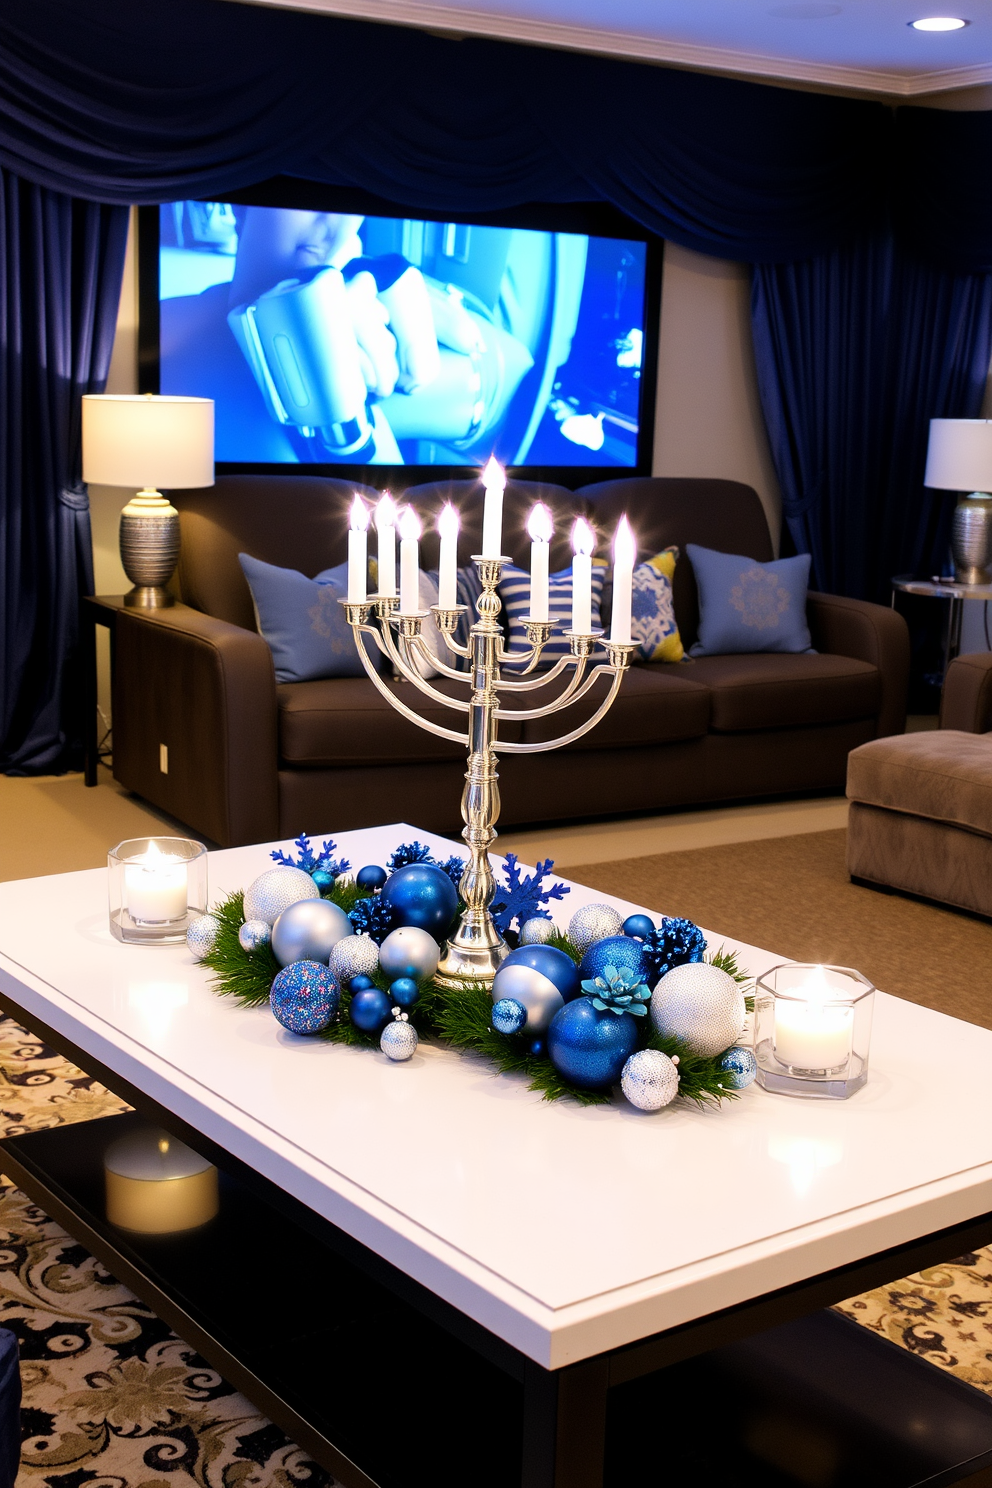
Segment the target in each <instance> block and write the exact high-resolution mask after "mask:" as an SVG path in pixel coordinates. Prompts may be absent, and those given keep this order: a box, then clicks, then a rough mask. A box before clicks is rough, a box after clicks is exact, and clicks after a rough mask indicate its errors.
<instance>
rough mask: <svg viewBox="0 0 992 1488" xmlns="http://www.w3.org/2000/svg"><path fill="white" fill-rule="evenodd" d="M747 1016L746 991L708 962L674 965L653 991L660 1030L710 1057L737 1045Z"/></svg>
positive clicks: (654, 1017)
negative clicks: (732, 1045)
mask: <svg viewBox="0 0 992 1488" xmlns="http://www.w3.org/2000/svg"><path fill="white" fill-rule="evenodd" d="M746 1017H747V1009H746V1008H745V1006H744V993H743V992H742V991H741V989H740V987H739V986H738V985H737V983H736V982H735V981H734V979H733V977H732V976H730V975H728V973H727V972H725V971H721V969H720V968H719V966H710V965H709V963H708V962H706V961H691V962H690V963H689V964H688V965H687V966H675V967H673V968H672V970H671V971H669V972H666V974H665V975H664V976H663V977H662V979H661V981H660V982H659V983H658V985H657V986H656V987H655V989H654V991H653V992H652V994H651V1021H652V1023H653V1024H654V1026H655V1028H656V1029H657V1030H658V1032H659V1033H663V1034H667V1035H668V1036H669V1037H670V1038H677V1039H681V1040H682V1042H683V1043H684V1044H688V1046H689V1048H690V1049H691V1050H692V1052H693V1053H694V1054H702V1055H703V1056H704V1057H705V1058H707V1059H709V1058H712V1056H713V1055H714V1054H722V1052H723V1050H724V1049H726V1048H728V1047H729V1046H730V1045H731V1044H736V1042H737V1040H738V1039H739V1038H740V1036H741V1034H742V1032H743V1030H744V1019H745V1018H746Z"/></svg>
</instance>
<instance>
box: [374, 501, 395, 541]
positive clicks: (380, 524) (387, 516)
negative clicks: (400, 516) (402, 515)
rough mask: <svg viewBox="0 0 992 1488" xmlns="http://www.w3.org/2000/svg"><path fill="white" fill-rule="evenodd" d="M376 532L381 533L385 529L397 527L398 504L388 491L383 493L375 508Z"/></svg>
mask: <svg viewBox="0 0 992 1488" xmlns="http://www.w3.org/2000/svg"><path fill="white" fill-rule="evenodd" d="M375 525H376V531H377V532H381V531H382V529H383V528H384V527H395V526H396V502H395V501H394V500H393V498H392V496H390V494H389V492H388V491H383V493H382V495H381V496H380V497H379V500H378V502H377V503H376V508H375Z"/></svg>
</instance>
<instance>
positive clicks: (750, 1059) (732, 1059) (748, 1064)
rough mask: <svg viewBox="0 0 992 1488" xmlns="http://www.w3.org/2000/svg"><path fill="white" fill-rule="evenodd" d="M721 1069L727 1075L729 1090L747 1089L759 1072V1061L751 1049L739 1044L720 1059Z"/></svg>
mask: <svg viewBox="0 0 992 1488" xmlns="http://www.w3.org/2000/svg"><path fill="white" fill-rule="evenodd" d="M720 1070H721V1072H722V1073H723V1074H724V1075H725V1076H726V1079H725V1081H724V1083H725V1085H726V1086H727V1088H728V1090H746V1089H747V1087H748V1086H749V1085H750V1084H751V1083H752V1082H753V1080H754V1077H755V1075H757V1073H758V1061H757V1060H756V1059H755V1057H754V1055H753V1053H752V1052H751V1050H750V1049H742V1048H741V1046H740V1044H737V1045H735V1047H734V1048H733V1049H728V1050H727V1052H726V1054H724V1056H723V1058H722V1059H721V1060H720Z"/></svg>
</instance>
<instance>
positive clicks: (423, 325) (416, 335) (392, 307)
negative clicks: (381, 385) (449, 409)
mask: <svg viewBox="0 0 992 1488" xmlns="http://www.w3.org/2000/svg"><path fill="white" fill-rule="evenodd" d="M379 299H380V300H381V301H382V303H383V304H384V305H385V306H386V309H387V310H388V311H389V325H390V328H391V330H392V332H393V335H394V336H395V337H396V356H397V360H398V362H399V369H400V372H399V379H398V380H397V383H396V386H397V389H398V390H399V391H400V392H402V393H412V392H414V391H415V390H416V389H417V388H419V387H426V386H427V385H428V384H429V383H432V382H433V381H434V379H435V378H436V377H437V375H438V373H439V372H440V370H441V358H440V355H439V353H438V349H437V336H436V335H435V332H434V317H433V315H432V313H431V300H430V297H429V295H428V293H427V285H426V283H425V282H424V276H423V274H422V273H421V272H420V270H419V269H416V268H414V267H413V265H412V264H411V266H410V267H409V268H408V269H404V271H403V273H402V274H401V275H400V276H399V278H398V279H396V280H394V282H393V283H392V284H391V285H390V286H389V288H388V289H383V290H381V291H380V293H379Z"/></svg>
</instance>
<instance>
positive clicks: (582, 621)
mask: <svg viewBox="0 0 992 1488" xmlns="http://www.w3.org/2000/svg"><path fill="white" fill-rule="evenodd" d="M595 546H596V534H595V533H594V532H593V530H592V528H591V527H590V526H589V523H588V522H587V521H586V520H585V518H584V517H579V518H578V520H577V521H576V523H575V526H574V527H573V528H572V548H573V554H574V556H573V558H572V629H573V631H574V632H575V634H576V635H588V634H589V633H590V631H591V630H592V553H593V549H594V548H595Z"/></svg>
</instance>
